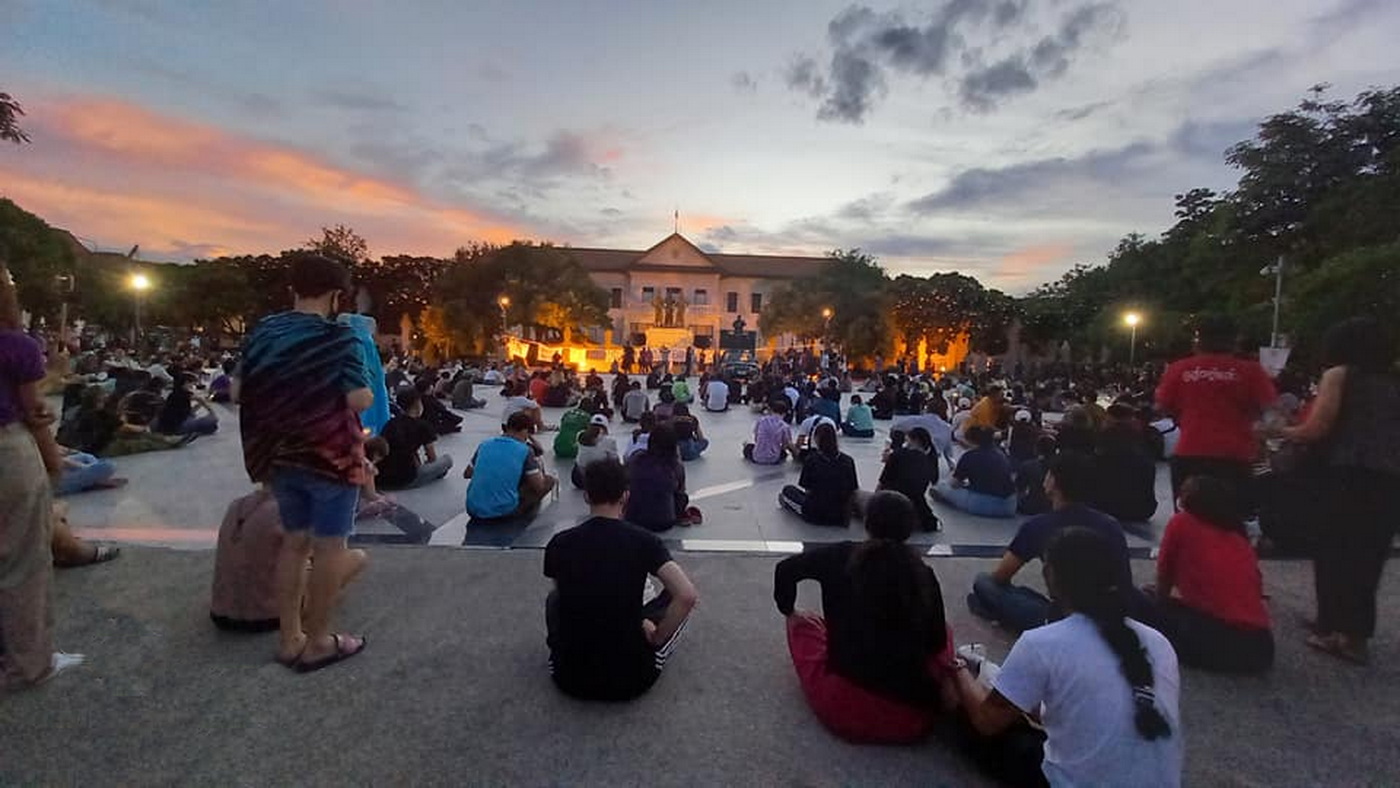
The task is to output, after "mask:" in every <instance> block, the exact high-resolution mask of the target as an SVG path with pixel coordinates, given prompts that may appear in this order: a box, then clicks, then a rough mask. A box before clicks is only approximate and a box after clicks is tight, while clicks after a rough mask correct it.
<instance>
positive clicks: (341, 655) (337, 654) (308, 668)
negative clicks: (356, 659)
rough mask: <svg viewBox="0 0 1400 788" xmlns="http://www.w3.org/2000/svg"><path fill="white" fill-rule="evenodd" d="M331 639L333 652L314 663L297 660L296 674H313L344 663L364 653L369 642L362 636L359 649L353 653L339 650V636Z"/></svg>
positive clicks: (333, 636) (332, 636)
mask: <svg viewBox="0 0 1400 788" xmlns="http://www.w3.org/2000/svg"><path fill="white" fill-rule="evenodd" d="M331 638H332V639H333V640H334V641H335V651H332V652H331V653H330V654H327V655H326V656H324V657H321V658H320V659H318V660H315V661H314V662H302V661H301V660H300V659H298V660H297V663H296V668H295V670H296V672H298V673H315V672H316V671H318V670H322V669H323V668H328V667H330V666H331V665H334V664H336V663H337V662H344V661H345V660H347V659H350V658H351V657H353V656H355V655H357V654H359V653H360V652H362V651H364V650H365V647H367V646H368V645H369V640H368V639H367V638H365V637H363V636H360V647H359V648H357V649H355V650H354V651H346V650H345V649H343V648H341V645H340V643H341V640H340V635H331Z"/></svg>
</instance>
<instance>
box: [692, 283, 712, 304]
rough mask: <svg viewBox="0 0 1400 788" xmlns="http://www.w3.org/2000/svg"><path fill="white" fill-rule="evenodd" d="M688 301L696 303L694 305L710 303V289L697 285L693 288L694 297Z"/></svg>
mask: <svg viewBox="0 0 1400 788" xmlns="http://www.w3.org/2000/svg"><path fill="white" fill-rule="evenodd" d="M690 303H692V304H694V305H696V306H709V305H710V291H709V290H706V289H704V288H703V287H697V288H695V297H694V298H693V299H691V301H690Z"/></svg>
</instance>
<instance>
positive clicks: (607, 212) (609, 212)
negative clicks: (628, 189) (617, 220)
mask: <svg viewBox="0 0 1400 788" xmlns="http://www.w3.org/2000/svg"><path fill="white" fill-rule="evenodd" d="M598 213H601V214H602V215H604V216H611V217H618V216H621V215H622V210H621V209H620V208H604V209H602V210H600V211H598Z"/></svg>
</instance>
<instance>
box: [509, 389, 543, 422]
mask: <svg viewBox="0 0 1400 788" xmlns="http://www.w3.org/2000/svg"><path fill="white" fill-rule="evenodd" d="M538 407H539V405H537V404H535V401H534V400H532V399H530V398H529V397H521V396H515V397H506V409H505V411H503V412H502V413H501V423H502V424H505V423H506V422H507V421H510V417H511V416H514V415H515V414H516V413H519V412H520V411H522V410H533V409H534V408H538Z"/></svg>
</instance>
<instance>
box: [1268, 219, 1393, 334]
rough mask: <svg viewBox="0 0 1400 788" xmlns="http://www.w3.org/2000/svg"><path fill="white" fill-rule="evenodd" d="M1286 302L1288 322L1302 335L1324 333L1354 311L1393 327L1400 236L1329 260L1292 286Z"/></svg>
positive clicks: (1357, 314) (1358, 315)
mask: <svg viewBox="0 0 1400 788" xmlns="http://www.w3.org/2000/svg"><path fill="white" fill-rule="evenodd" d="M1285 307H1286V314H1287V316H1288V318H1289V322H1290V323H1291V325H1292V326H1293V327H1294V329H1295V330H1296V332H1297V333H1298V334H1299V335H1300V336H1303V337H1310V338H1316V337H1321V336H1322V334H1323V333H1324V332H1325V331H1326V330H1327V329H1328V328H1329V327H1330V326H1332V325H1333V324H1335V323H1338V322H1341V321H1342V320H1345V319H1346V318H1349V317H1372V318H1375V319H1376V320H1377V321H1378V322H1379V323H1380V324H1381V325H1383V326H1392V327H1393V326H1394V325H1395V319H1396V318H1395V316H1396V315H1400V242H1397V243H1392V244H1388V245H1386V246H1373V247H1368V248H1364V249H1355V250H1352V251H1350V252H1345V253H1343V254H1340V255H1338V256H1336V257H1334V258H1331V259H1329V260H1327V261H1325V262H1324V263H1323V264H1322V265H1320V266H1318V267H1317V268H1316V269H1314V270H1312V271H1309V272H1307V273H1305V274H1303V275H1302V277H1301V278H1300V279H1299V280H1298V281H1297V283H1296V284H1295V285H1294V286H1293V287H1291V288H1290V293H1289V295H1288V298H1287V299H1286V301H1285ZM1395 339H1396V337H1395V336H1393V335H1392V336H1391V340H1392V341H1393V340H1395Z"/></svg>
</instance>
